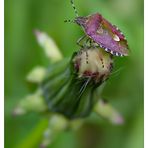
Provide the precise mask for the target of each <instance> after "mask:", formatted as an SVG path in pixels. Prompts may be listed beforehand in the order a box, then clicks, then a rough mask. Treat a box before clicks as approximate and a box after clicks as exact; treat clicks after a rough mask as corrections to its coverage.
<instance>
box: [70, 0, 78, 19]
mask: <svg viewBox="0 0 148 148" xmlns="http://www.w3.org/2000/svg"><path fill="white" fill-rule="evenodd" d="M70 3H71V5H72V7H73V9H74V12H75V14H76V16H77V17H78V16H79V15H78V11H77V9H76V7H75V4H74V0H70Z"/></svg>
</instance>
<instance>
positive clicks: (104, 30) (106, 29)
mask: <svg viewBox="0 0 148 148" xmlns="http://www.w3.org/2000/svg"><path fill="white" fill-rule="evenodd" d="M71 4H72V7H73V9H74V11H75V14H76V18H75V19H74V20H73V21H72V22H74V23H76V24H78V25H80V26H81V27H82V28H83V30H84V32H85V36H83V37H82V38H80V39H79V40H78V44H80V42H81V41H82V40H83V39H84V38H87V41H88V40H90V41H91V42H94V43H96V44H97V45H98V46H100V47H101V48H103V49H104V50H105V51H106V52H110V53H111V54H112V55H115V56H127V55H128V52H129V50H128V44H127V40H126V38H125V36H124V35H123V33H122V32H121V31H120V30H119V29H118V28H117V27H116V26H115V25H112V24H111V23H110V22H109V21H107V20H106V19H105V18H104V17H103V16H102V15H101V14H99V13H95V14H92V15H88V16H85V17H81V16H79V15H78V12H77V10H76V7H75V5H74V2H73V0H71ZM90 46H91V44H90Z"/></svg>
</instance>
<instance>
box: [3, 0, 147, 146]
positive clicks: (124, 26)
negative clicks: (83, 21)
mask: <svg viewBox="0 0 148 148" xmlns="http://www.w3.org/2000/svg"><path fill="white" fill-rule="evenodd" d="M69 1H70V0H5V147H6V148H16V147H17V148H34V147H38V146H37V145H38V143H39V140H40V138H41V136H42V134H41V133H42V131H43V130H44V124H46V122H45V123H44V122H42V123H41V122H40V121H42V120H45V119H44V117H42V116H39V115H38V114H36V113H30V114H28V115H25V116H22V117H16V118H14V117H12V116H11V112H12V109H13V107H14V106H15V104H16V103H17V102H18V101H19V100H20V99H21V98H22V97H23V96H25V95H26V94H28V93H29V92H30V90H29V88H28V84H27V83H26V81H25V78H26V75H27V73H28V72H29V71H30V70H31V69H32V68H33V67H34V66H36V65H45V66H47V65H48V60H47V59H46V58H45V56H44V53H43V52H42V50H41V48H40V47H39V46H38V44H37V41H36V39H35V36H34V34H33V30H34V29H40V30H41V31H45V32H47V33H48V34H49V35H50V36H51V37H52V38H53V39H54V40H55V42H56V43H57V45H58V47H59V48H60V49H61V52H62V53H63V55H64V56H65V57H68V56H70V55H71V54H72V53H73V51H75V50H77V49H78V46H77V45H76V40H77V39H78V38H79V37H80V36H81V35H82V34H83V31H82V30H81V29H80V27H79V26H76V25H75V24H68V23H64V20H65V19H72V18H74V16H75V15H74V12H73V9H72V7H71V5H70V2H69ZM75 5H76V7H77V9H78V12H79V14H80V15H82V16H86V15H88V14H91V13H94V12H100V13H101V14H102V15H103V16H104V17H105V18H106V19H108V20H109V21H110V22H112V23H113V24H115V25H117V26H118V27H119V28H120V29H121V30H122V31H123V32H124V33H125V36H126V38H127V40H128V43H129V47H130V50H131V52H130V56H129V57H126V58H115V71H116V70H117V72H115V73H114V74H113V75H112V77H111V78H110V80H109V81H108V83H107V85H106V87H105V89H104V91H103V97H104V98H106V99H108V100H109V101H110V102H111V104H113V105H114V106H115V107H116V108H117V109H118V110H119V111H120V112H121V114H122V115H123V116H124V118H125V124H124V125H122V126H115V125H111V124H110V123H108V122H107V121H104V120H103V119H101V118H99V117H98V118H95V119H94V118H91V117H90V118H89V119H88V120H87V121H86V124H84V126H83V127H82V128H81V129H80V130H79V131H78V132H72V131H68V132H64V133H61V134H59V135H58V137H57V138H56V139H55V141H54V142H53V143H52V144H51V146H50V147H51V148H90V147H91V148H119V147H120V148H143V102H144V101H143V54H144V53H143V34H144V30H143V26H144V25H143V23H144V21H143V0H79V1H78V0H75Z"/></svg>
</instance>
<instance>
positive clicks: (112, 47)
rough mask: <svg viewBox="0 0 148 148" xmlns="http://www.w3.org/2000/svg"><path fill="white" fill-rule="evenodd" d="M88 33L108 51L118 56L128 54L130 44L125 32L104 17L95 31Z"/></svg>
mask: <svg viewBox="0 0 148 148" xmlns="http://www.w3.org/2000/svg"><path fill="white" fill-rule="evenodd" d="M88 35H89V36H90V38H92V39H93V40H94V41H95V42H96V43H98V44H99V45H100V46H101V47H103V48H104V49H105V50H106V51H107V52H110V53H111V54H113V55H116V56H127V55H128V52H129V50H128V45H127V40H126V39H125V36H124V35H123V33H122V32H121V31H120V30H119V29H118V28H117V27H115V26H113V25H112V24H110V23H109V22H108V21H107V20H105V19H104V18H103V17H102V20H101V21H100V22H99V24H98V27H97V28H96V30H95V31H93V32H89V33H88Z"/></svg>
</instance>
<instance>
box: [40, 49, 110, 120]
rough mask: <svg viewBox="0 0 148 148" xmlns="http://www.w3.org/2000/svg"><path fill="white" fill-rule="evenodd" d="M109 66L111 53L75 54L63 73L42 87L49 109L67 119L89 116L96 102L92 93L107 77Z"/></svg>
mask: <svg viewBox="0 0 148 148" xmlns="http://www.w3.org/2000/svg"><path fill="white" fill-rule="evenodd" d="M112 64H113V61H112V58H111V56H110V54H109V53H106V52H105V51H104V50H103V49H101V48H93V47H92V48H84V49H81V50H80V51H79V52H77V53H75V54H74V55H73V56H72V59H71V62H70V64H69V65H67V67H66V69H65V70H63V72H61V73H59V74H58V75H56V77H54V78H53V79H50V80H49V79H47V80H46V79H45V80H44V81H43V83H42V84H41V88H42V91H43V96H44V98H45V100H46V103H47V105H48V108H49V110H50V111H52V112H58V113H61V114H63V115H65V116H66V117H67V118H69V119H73V118H80V117H85V116H88V115H89V114H90V112H91V110H92V108H93V106H94V104H95V103H96V98H95V97H94V95H95V93H94V92H95V90H96V88H97V87H99V86H100V85H101V84H102V83H103V82H104V81H105V80H106V79H107V78H108V77H109V75H110V73H111V70H112ZM53 73H54V71H53ZM47 75H48V74H47Z"/></svg>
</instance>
